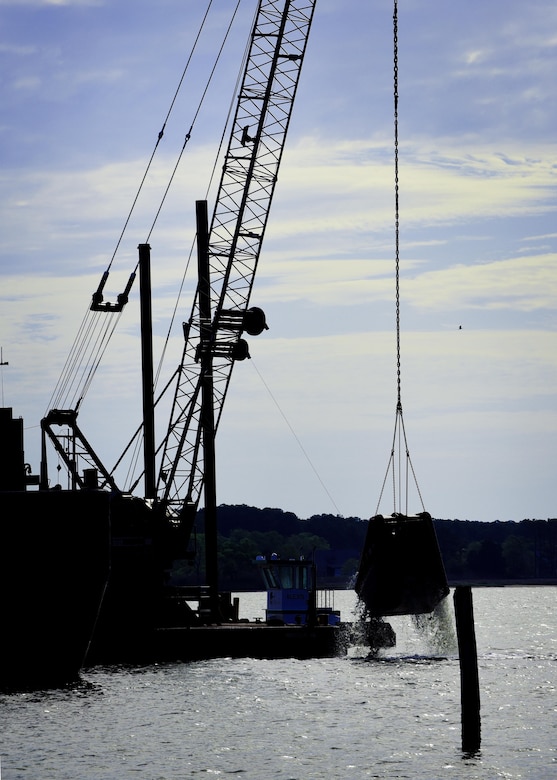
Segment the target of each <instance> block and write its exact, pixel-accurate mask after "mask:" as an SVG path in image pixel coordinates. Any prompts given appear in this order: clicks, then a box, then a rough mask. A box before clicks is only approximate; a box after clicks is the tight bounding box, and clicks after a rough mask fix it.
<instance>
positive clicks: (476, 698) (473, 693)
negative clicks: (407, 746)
mask: <svg viewBox="0 0 557 780" xmlns="http://www.w3.org/2000/svg"><path fill="white" fill-rule="evenodd" d="M453 599H454V606H455V618H456V634H457V638H458V656H459V661H460V702H461V708H462V715H461V722H462V750H463V752H465V753H475V752H476V751H477V750H479V749H480V744H481V724H480V682H479V676H478V654H477V649H476V631H475V628H474V607H473V604H472V588H471V587H470V586H469V585H459V586H457V587H456V588H455V592H454V596H453Z"/></svg>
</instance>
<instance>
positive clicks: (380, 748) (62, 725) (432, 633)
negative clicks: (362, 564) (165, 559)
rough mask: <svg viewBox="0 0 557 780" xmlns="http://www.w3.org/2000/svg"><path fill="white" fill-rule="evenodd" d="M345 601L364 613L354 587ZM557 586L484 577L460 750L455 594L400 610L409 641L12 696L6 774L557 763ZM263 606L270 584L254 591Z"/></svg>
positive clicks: (414, 771)
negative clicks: (412, 610)
mask: <svg viewBox="0 0 557 780" xmlns="http://www.w3.org/2000/svg"><path fill="white" fill-rule="evenodd" d="M335 595H336V607H337V608H340V609H341V611H342V617H343V619H345V620H347V619H350V613H351V610H352V609H353V607H354V594H353V593H352V592H339V591H337V593H336V594H335ZM556 595H557V594H556V588H550V587H546V588H486V589H475V590H474V591H473V596H474V612H475V618H476V633H477V642H478V656H479V671H480V685H481V700H482V747H481V751H480V752H479V753H478V754H476V755H473V756H464V755H463V754H462V752H461V750H460V687H459V686H460V678H459V665H458V658H457V655H456V650H455V647H454V634H453V625H452V622H453V617H452V598H451V597H449V599H448V600H447V604H448V607H449V609H448V610H447V614H446V615H445V618H444V619H441V620H437V621H434V624H435V625H432V624H431V622H429V623H426V625H425V626H424V625H420V626H418V627H417V626H416V625H415V621H413V620H412V619H411V618H398V619H396V620H395V619H393V620H392V624H393V627H394V628H395V629H396V631H397V640H398V641H397V647H396V648H393V649H392V650H389V651H386V652H384V653H383V654H382V655H380V656H379V658H378V659H377V660H375V661H369V660H366V659H365V651H364V650H363V648H357V647H356V648H351V650H350V653H349V655H348V656H343V657H339V658H332V659H318V660H310V661H297V660H280V661H262V660H253V659H239V660H233V659H219V660H214V661H206V662H198V663H191V664H169V665H164V666H151V667H145V668H131V669H130V668H118V669H114V668H111V669H94V670H91V671H88V672H87V673H86V674H84V675H83V681H82V683H81V684H80V685H78V686H76V687H74V688H71V689H68V690H63V691H49V692H37V693H32V694H16V695H11V696H0V723H1V729H2V737H1V744H0V754H1V756H2V771H1V780H18V779H19V778H25V779H26V780H66V779H67V780H131V779H132V778H133V779H134V780H135V779H138V780H184V778H196V777H200V778H204V777H220V778H226V777H231V778H232V777H234V778H243V779H244V780H247V779H248V778H249V780H267V779H268V780H310V779H311V778H319V779H320V780H352V779H356V778H385V780H396V779H398V778H408V779H409V780H416V778H424V780H437V778H439V780H441V778H443V780H445V778H455V780H473V779H475V778H477V779H478V780H480V779H481V780H491V778H505V779H511V780H512V779H514V778H524V779H528V780H550V779H551V780H553V778H555V777H557V695H556V691H555V686H556V678H557V675H556V670H557V663H556V662H557V618H556V605H557V599H556ZM241 598H242V601H241V604H242V605H243V606H242V613H243V614H244V615H245V616H246V617H250V618H253V617H256V616H258V615H259V614H261V610H262V609H263V596H262V594H241Z"/></svg>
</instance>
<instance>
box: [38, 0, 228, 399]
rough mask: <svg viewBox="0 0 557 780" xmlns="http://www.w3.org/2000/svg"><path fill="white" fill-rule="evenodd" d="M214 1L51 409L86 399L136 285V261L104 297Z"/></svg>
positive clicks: (178, 161)
mask: <svg viewBox="0 0 557 780" xmlns="http://www.w3.org/2000/svg"><path fill="white" fill-rule="evenodd" d="M212 3H213V0H209V3H208V5H207V8H206V10H205V13H204V16H203V18H202V20H201V24H200V27H199V30H198V32H197V34H196V37H195V40H194V42H193V45H192V49H191V51H190V53H189V56H188V59H187V62H186V65H185V67H184V70H183V72H182V75H181V78H180V80H179V82H178V86H177V88H176V90H175V92H174V95H173V98H172V101H171V103H170V107H169V109H168V111H167V114H166V117H165V119H164V122H163V125H162V128H161V130H160V131H159V133H158V136H157V140H156V142H155V146H154V149H153V151H152V154H151V156H150V158H149V161H148V163H147V166H146V169H145V172H144V174H143V176H142V179H141V181H140V184H139V187H138V190H137V192H136V195H135V197H134V199H133V201H132V205H131V207H130V210H129V212H128V215H127V218H126V220H125V222H124V226H123V228H122V231H121V233H120V235H119V238H118V241H117V242H116V246H115V249H114V251H113V254H112V256H111V258H110V261H109V263H108V266H107V269H106V271H105V272H104V273H103V275H102V278H101V282H100V284H99V286H98V288H97V290H96V292H95V293H94V294H93V298H92V303H91V305H90V306H89V307H88V308H87V310H86V312H85V315H84V317H83V321H82V323H81V326H80V327H79V329H78V333H77V336H76V338H75V340H74V342H73V345H72V347H71V349H70V353H69V355H68V358H67V359H66V362H65V364H64V367H63V369H62V373H61V376H60V378H59V379H58V382H57V384H56V386H55V388H54V391H53V393H52V396H51V398H50V402H49V404H48V409H60V408H66V409H73V410H75V411H77V410H78V409H79V406H80V404H81V402H82V401H83V399H84V397H85V395H86V393H87V391H88V389H89V387H90V385H91V382H92V380H93V378H94V375H95V373H96V371H97V369H98V367H99V364H100V362H101V360H102V357H103V355H104V353H105V351H106V349H107V347H108V344H109V342H110V339H111V337H112V335H113V333H114V331H115V329H116V327H117V324H118V321H119V319H120V316H121V314H122V311H123V309H124V307H125V305H126V303H127V301H128V296H129V293H130V291H131V288H132V286H133V283H134V281H135V277H136V272H137V264H136V266H135V268H134V270H133V272H132V273H131V274H130V277H129V279H128V282H127V284H126V287H125V290H124V292H123V293H121V294H120V295H118V297H117V303H108V302H105V301H104V299H103V290H104V286H105V284H106V282H107V280H108V276H109V272H110V269H111V268H112V265H113V263H114V260H115V258H116V255H117V253H118V250H119V248H120V245H121V243H122V239H123V237H124V234H125V232H126V230H127V227H128V225H129V222H130V219H131V216H132V214H133V211H134V209H135V207H136V204H137V202H138V199H139V196H140V194H141V191H142V189H143V186H144V184H145V181H146V179H147V176H148V173H149V170H150V168H151V165H152V162H153V159H154V157H155V154H156V152H157V150H158V148H159V145H160V142H161V140H162V138H163V136H164V132H165V129H166V126H167V123H168V121H169V118H170V115H171V113H172V111H173V109H174V106H175V103H176V100H177V97H178V94H179V92H180V89H181V87H182V85H183V82H184V79H185V77H186V74H187V72H188V70H189V68H190V64H191V61H192V58H193V55H194V52H195V50H196V48H197V45H198V43H199V40H200V37H201V33H202V31H203V29H204V27H205V23H206V21H207V17H208V14H209V11H210V9H211V6H212ZM240 3H241V0H237V3H236V5H235V8H234V10H233V12H232V15H231V18H230V21H229V23H228V26H227V28H226V31H225V33H224V36H223V40H222V43H221V45H220V48H219V50H218V53H217V55H216V58H215V61H214V63H213V66H212V69H211V71H210V74H209V76H208V78H207V81H206V84H205V87H204V89H203V92H202V95H201V98H200V100H199V103H198V105H197V108H196V111H195V112H194V116H193V120H192V122H191V125H190V127H189V130H188V132H187V133H186V136H185V139H184V143H183V145H182V148H181V150H180V153H179V155H178V159H177V162H176V164H175V166H174V168H173V171H172V173H171V176H170V180H169V182H168V184H167V186H166V188H165V190H164V193H163V196H162V200H161V203H160V205H159V207H158V209H157V211H156V213H155V217H154V220H153V223H152V225H151V228H150V230H149V233H148V236H147V241H148V240H149V238H150V236H151V234H152V232H153V229H154V227H155V224H156V222H157V219H158V217H159V214H160V212H161V209H162V206H163V204H164V201H165V199H166V197H167V195H168V192H169V189H170V186H171V184H172V181H173V179H174V176H175V174H176V171H177V169H178V166H179V164H180V161H181V159H182V157H183V154H184V151H185V149H186V146H187V144H188V141H189V140H190V138H191V134H192V132H193V129H194V126H195V123H196V121H197V119H198V117H199V113H200V111H201V107H202V105H203V103H204V100H205V97H206V95H207V91H208V89H209V86H210V83H211V81H212V79H213V76H214V74H215V70H216V67H217V65H218V62H219V60H220V58H221V55H222V52H223V49H224V46H225V43H226V41H227V39H228V36H229V34H230V30H231V28H232V25H233V23H234V20H235V18H236V15H237V12H238V8H239V6H240Z"/></svg>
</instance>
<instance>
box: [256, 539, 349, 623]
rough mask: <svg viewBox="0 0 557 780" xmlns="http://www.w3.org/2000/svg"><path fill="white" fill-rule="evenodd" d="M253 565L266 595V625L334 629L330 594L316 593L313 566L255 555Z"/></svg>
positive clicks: (334, 613) (336, 616) (335, 612)
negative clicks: (255, 566)
mask: <svg viewBox="0 0 557 780" xmlns="http://www.w3.org/2000/svg"><path fill="white" fill-rule="evenodd" d="M256 565H257V567H258V568H259V571H260V572H261V575H262V577H263V582H264V584H265V590H266V591H267V609H266V610H265V614H266V618H265V619H266V622H267V625H271V626H273V625H274V626H277V625H281V626H284V625H295V626H316V625H318V626H338V625H340V612H339V611H338V610H335V609H334V601H333V592H332V591H329V590H320V591H318V590H317V586H316V583H317V574H316V567H315V563H314V562H313V561H311V560H306V559H305V558H304V557H303V556H302V557H300V558H285V559H281V558H279V556H278V555H277V554H276V553H273V554H272V555H271V556H270V557H269V558H267V557H266V556H264V555H258V556H257V558H256Z"/></svg>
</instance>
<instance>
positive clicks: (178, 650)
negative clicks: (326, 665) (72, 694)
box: [86, 623, 349, 666]
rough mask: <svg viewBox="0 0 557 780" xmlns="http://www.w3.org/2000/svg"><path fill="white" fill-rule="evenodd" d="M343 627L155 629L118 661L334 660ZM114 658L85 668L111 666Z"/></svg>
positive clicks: (343, 637)
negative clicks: (215, 659) (221, 659)
mask: <svg viewBox="0 0 557 780" xmlns="http://www.w3.org/2000/svg"><path fill="white" fill-rule="evenodd" d="M348 636H349V630H348V627H345V626H314V627H308V626H268V625H267V624H265V623H230V624H222V625H211V626H178V627H169V628H159V629H156V630H155V631H154V632H152V633H150V634H149V635H146V636H145V637H144V639H143V641H142V642H141V643H139V644H137V645H136V647H135V650H134V651H133V652H130V650H129V648H128V651H127V653H126V656H125V660H124V659H123V658H120V661H119V662H120V663H128V664H132V665H136V664H152V663H169V662H188V661H203V660H208V659H213V658H262V659H263V658H266V659H279V658H299V659H307V658H333V657H335V656H338V655H342V654H343V653H345V652H346V646H347V641H348V640H347V637H348ZM114 663H117V661H116V660H115V658H112V659H110V658H109V657H105V658H104V659H100V658H99V659H97V660H96V662H95V663H91V664H89V663H87V662H86V666H97V665H109V666H110V665H113V664H114Z"/></svg>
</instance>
